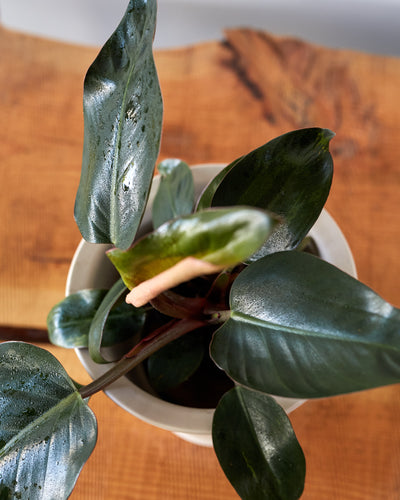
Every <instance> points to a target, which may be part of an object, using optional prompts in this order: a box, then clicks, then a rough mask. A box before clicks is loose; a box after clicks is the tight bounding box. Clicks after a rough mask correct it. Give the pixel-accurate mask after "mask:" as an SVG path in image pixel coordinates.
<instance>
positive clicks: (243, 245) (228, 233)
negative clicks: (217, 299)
mask: <svg viewBox="0 0 400 500" xmlns="http://www.w3.org/2000/svg"><path fill="white" fill-rule="evenodd" d="M275 225H276V220H275V219H272V218H271V217H270V216H269V215H268V214H266V213H265V212H262V211H260V210H256V209H252V208H243V207H237V208H228V209H214V210H205V211H202V212H197V213H195V214H192V215H188V216H184V217H181V218H178V219H175V220H173V221H170V222H166V223H165V224H163V225H162V226H160V227H159V228H158V229H157V230H155V231H154V232H152V233H150V234H148V235H147V236H145V237H144V238H142V239H140V240H139V241H138V242H137V243H136V244H135V245H134V246H133V247H131V248H130V249H129V250H126V251H122V250H120V249H113V250H110V251H109V252H107V255H108V257H109V258H110V260H111V261H112V263H113V264H114V265H115V267H116V268H117V269H118V271H119V273H120V274H121V277H122V279H123V280H124V282H125V284H126V286H127V287H128V288H130V289H131V288H134V287H135V286H137V285H138V284H139V283H142V282H144V281H146V280H148V279H150V278H152V277H154V276H156V275H158V274H159V273H161V272H163V271H165V270H167V269H169V268H172V267H173V266H174V265H175V264H177V263H178V262H180V261H182V260H183V259H185V258H186V257H195V258H196V259H200V260H202V261H204V262H207V263H209V264H213V265H216V266H220V265H222V266H223V267H229V266H232V265H234V264H237V263H239V262H241V261H243V260H244V259H246V258H247V257H248V256H249V255H251V254H252V253H253V252H255V251H256V250H257V249H258V248H259V247H260V246H261V245H262V244H263V242H264V241H265V239H266V238H267V237H268V236H269V235H270V233H271V232H272V229H273V228H274V226H275Z"/></svg>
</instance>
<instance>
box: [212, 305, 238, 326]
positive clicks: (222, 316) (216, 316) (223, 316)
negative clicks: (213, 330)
mask: <svg viewBox="0 0 400 500" xmlns="http://www.w3.org/2000/svg"><path fill="white" fill-rule="evenodd" d="M231 312H232V311H231V310H230V309H227V310H224V311H213V312H211V311H210V312H209V314H210V316H211V319H209V320H208V323H209V324H212V325H219V324H220V323H225V321H228V319H229V318H230V317H231Z"/></svg>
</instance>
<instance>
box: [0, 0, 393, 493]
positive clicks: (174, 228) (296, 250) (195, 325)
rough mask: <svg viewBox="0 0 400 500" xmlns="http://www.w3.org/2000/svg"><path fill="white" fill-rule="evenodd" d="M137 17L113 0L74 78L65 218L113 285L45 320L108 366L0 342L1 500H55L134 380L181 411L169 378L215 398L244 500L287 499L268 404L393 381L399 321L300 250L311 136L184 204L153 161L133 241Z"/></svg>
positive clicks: (156, 104)
mask: <svg viewBox="0 0 400 500" xmlns="http://www.w3.org/2000/svg"><path fill="white" fill-rule="evenodd" d="M155 16H156V1H155V0H147V1H145V0H131V1H130V3H129V5H128V8H127V11H126V13H125V15H124V18H123V19H122V21H121V24H120V25H119V27H118V28H117V30H116V31H115V33H114V34H113V35H112V36H111V38H110V39H109V41H108V42H107V43H106V44H105V46H104V47H103V49H102V50H101V52H100V53H99V55H98V57H97V58H96V60H95V61H94V63H93V64H92V66H91V67H90V68H89V70H88V73H87V75H86V79H85V90H84V113H85V139H84V151H83V164H82V176H81V182H80V186H79V189H78V193H77V198H76V205H75V218H76V221H77V223H78V226H79V228H80V230H81V233H82V235H83V237H84V238H85V239H86V240H88V241H90V242H92V244H94V245H99V244H100V245H104V244H111V245H112V249H110V250H109V251H108V252H107V258H108V259H109V260H110V261H111V262H112V263H113V265H114V266H115V268H116V269H117V270H118V272H119V274H120V276H121V279H118V280H117V281H116V282H115V283H114V284H113V286H112V287H111V288H110V289H109V290H98V289H95V290H84V291H78V292H76V293H75V294H71V295H69V296H68V297H67V298H66V299H65V300H64V301H63V302H62V303H60V304H57V305H56V306H55V308H54V309H53V310H52V311H51V312H50V315H49V332H50V338H51V339H52V340H53V341H54V342H56V343H58V344H65V345H67V346H69V347H77V346H88V349H89V353H90V356H91V358H92V359H93V360H94V361H95V362H97V363H105V362H107V361H109V359H110V357H109V356H110V350H111V356H113V357H114V358H115V356H116V355H118V356H119V358H118V359H117V360H116V361H115V363H114V364H113V365H112V367H111V368H110V369H109V370H107V371H105V373H104V374H103V375H101V376H100V377H99V378H98V379H96V380H94V381H93V382H92V383H91V384H89V385H87V386H84V387H82V386H80V385H79V384H78V383H77V382H75V381H72V380H71V379H70V378H69V377H68V375H67V373H66V372H65V371H64V369H63V368H62V366H61V365H60V364H59V363H58V361H56V360H55V358H53V357H52V355H50V354H49V353H48V352H47V351H45V350H43V349H40V348H38V347H35V346H33V345H29V344H25V343H19V342H8V343H3V344H1V345H0V395H1V399H0V401H1V406H0V412H1V414H0V421H1V426H0V447H1V448H0V498H2V499H3V498H30V499H35V498H42V499H47V498H66V497H68V496H69V494H70V493H71V491H72V489H73V487H74V484H75V482H76V479H77V477H78V475H79V472H80V470H81V468H82V466H83V465H84V463H85V461H86V460H87V458H88V457H89V455H90V453H91V452H92V450H93V448H94V446H95V441H96V421H95V417H94V415H93V413H92V411H91V410H90V408H89V406H88V400H89V398H90V397H91V396H92V395H93V394H95V393H96V392H98V391H101V390H103V389H105V388H106V387H108V386H109V385H110V384H111V383H112V382H114V381H115V380H117V379H119V378H120V377H123V376H125V375H127V374H131V373H132V370H134V369H135V370H138V369H139V370H142V372H145V373H146V376H147V379H148V381H149V383H150V384H151V385H152V387H153V389H154V390H155V391H156V392H157V393H159V394H160V395H162V397H163V398H166V399H169V400H181V399H182V398H183V400H186V398H187V391H186V390H185V391H183V392H184V394H183V395H182V385H185V384H186V381H187V382H189V386H190V388H192V387H193V384H192V382H193V380H194V379H195V380H196V385H197V381H198V380H199V379H200V381H201V382H205V383H207V381H208V385H206V387H207V391H206V392H207V393H208V392H210V391H211V389H214V388H215V386H216V385H219V386H220V387H219V388H218V390H217V391H216V392H215V394H207V395H211V396H212V397H213V398H214V399H215V400H216V402H217V405H216V409H215V412H214V416H213V424H212V435H213V444H214V448H215V451H216V454H217V457H218V459H219V461H220V463H221V466H222V468H223V470H224V472H225V474H226V475H227V477H228V479H229V480H230V481H231V483H232V485H233V486H234V488H235V489H236V491H237V492H238V494H239V496H240V497H241V498H244V499H251V500H254V499H258V498H260V499H264V498H268V499H275V498H276V499H295V498H299V497H300V496H301V493H302V490H303V485H304V476H305V459H304V455H303V452H302V450H301V447H300V445H299V443H298V441H297V439H296V436H295V433H294V430H293V429H292V427H291V424H290V420H289V418H288V416H287V414H286V413H285V412H284V411H283V410H282V408H281V406H280V405H279V404H278V402H277V401H276V400H275V399H274V398H273V397H272V396H271V395H275V396H282V397H290V398H297V399H302V398H319V397H328V396H333V395H336V394H342V393H348V392H352V391H358V390H362V389H368V388H371V387H377V386H380V385H386V384H392V383H397V382H398V381H399V380H400V356H399V341H398V338H397V332H398V331H399V326H400V311H399V310H398V309H396V308H394V307H392V306H391V305H390V304H388V303H387V302H385V301H384V300H383V299H382V298H380V297H379V296H378V295H377V294H375V293H374V292H373V291H372V290H371V289H369V288H368V287H366V286H365V285H363V284H362V283H360V282H359V281H357V280H356V279H355V278H353V277H351V276H349V275H348V274H347V273H345V272H343V271H341V270H339V269H338V268H337V267H335V266H333V265H332V264H329V263H328V262H325V261H324V260H323V259H321V258H320V257H319V256H318V255H312V254H310V253H309V252H308V251H307V252H306V251H301V250H304V248H303V246H307V244H308V242H307V234H308V233H309V230H310V229H311V227H312V226H313V224H314V223H315V221H316V220H317V219H318V217H319V215H320V213H321V211H322V209H323V206H324V204H325V201H326V198H327V196H328V193H329V189H330V185H331V180H332V158H331V155H330V153H329V141H330V140H331V139H332V137H333V134H332V132H330V131H329V130H326V129H320V128H310V129H304V130H298V131H293V132H289V133H287V134H284V135H283V136H280V137H278V138H276V139H273V140H271V141H269V142H267V143H266V144H265V145H263V146H260V147H259V148H257V149H256V150H254V151H252V152H250V153H249V154H246V155H244V156H242V157H240V158H238V159H237V160H234V161H233V162H232V163H231V164H229V165H228V166H226V167H225V168H223V169H222V171H221V172H220V173H219V174H218V175H217V176H216V177H214V178H213V179H212V180H211V182H210V183H209V184H208V186H207V187H206V188H205V189H204V191H203V192H202V194H201V196H200V197H199V198H198V199H197V200H195V199H194V197H193V189H192V182H193V180H192V177H191V171H190V169H189V168H188V166H187V165H186V164H185V163H183V162H181V161H177V160H166V161H164V162H162V163H161V164H160V165H159V167H158V169H159V171H160V173H161V175H162V180H161V181H160V185H159V189H158V191H157V195H156V196H155V199H154V200H152V220H153V226H154V228H153V229H149V228H147V229H146V228H144V233H140V232H138V231H139V227H140V223H141V221H142V217H143V213H144V211H145V208H146V204H147V201H148V199H149V190H150V184H151V181H152V177H153V171H154V166H155V164H156V161H157V157H158V150H159V143H160V137H161V122H162V100H161V95H160V90H159V86H158V81H157V75H156V71H155V66H154V61H153V57H152V45H151V44H152V39H153V34H154V29H155ZM311 246H312V245H311ZM312 251H313V253H318V252H315V249H313V250H312ZM110 346H111V349H110ZM121 352H122V354H118V353H121ZM208 352H209V353H210V355H208ZM211 361H212V363H211ZM214 365H215V366H216V368H215V367H214ZM223 374H226V375H227V376H226V377H225V375H224V376H223V377H221V380H222V382H221V384H217V383H216V380H217V378H218V379H219V377H220V375H223ZM186 388H187V386H186V385H185V387H184V389H186ZM207 404H208V402H207ZM43 464H45V467H43Z"/></svg>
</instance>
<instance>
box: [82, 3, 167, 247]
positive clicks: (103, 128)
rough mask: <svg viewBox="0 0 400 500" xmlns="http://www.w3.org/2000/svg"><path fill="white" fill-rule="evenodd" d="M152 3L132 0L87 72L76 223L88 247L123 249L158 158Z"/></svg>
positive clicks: (158, 97) (159, 117) (158, 98)
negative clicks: (91, 245)
mask: <svg viewBox="0 0 400 500" xmlns="http://www.w3.org/2000/svg"><path fill="white" fill-rule="evenodd" d="M156 7H157V2H156V0H147V1H146V0H131V1H130V2H129V6H128V9H127V11H126V13H125V15H124V17H123V19H122V21H121V23H120V25H119V26H118V28H117V29H116V31H115V32H114V34H113V35H112V36H111V38H110V39H109V40H108V41H107V42H106V44H105V45H104V47H103V48H102V50H101V51H100V53H99V55H98V56H97V58H96V60H95V61H94V62H93V64H92V65H91V67H90V68H89V70H88V72H87V75H86V79H85V88H84V119H85V130H84V146H83V161H82V173H81V180H80V184H79V188H78V193H77V197H76V202H75V218H76V221H77V224H78V226H79V229H80V231H81V233H82V236H83V237H84V238H85V239H86V240H87V241H90V242H93V243H110V242H111V243H113V244H114V245H115V246H117V247H120V248H128V247H129V246H130V245H131V243H132V241H133V239H134V237H135V234H136V230H137V228H138V226H139V223H140V220H141V218H142V214H143V211H144V208H145V204H146V200H147V197H148V192H149V188H150V183H151V180H152V175H153V170H154V166H155V162H156V160H157V156H158V150H159V144H160V135H161V122H162V99H161V93H160V87H159V83H158V78H157V73H156V69H155V65H154V60H153V54H152V42H153V37H154V30H155V22H156Z"/></svg>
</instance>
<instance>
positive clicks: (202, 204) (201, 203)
mask: <svg viewBox="0 0 400 500" xmlns="http://www.w3.org/2000/svg"><path fill="white" fill-rule="evenodd" d="M241 159H242V158H238V159H237V160H235V161H233V162H232V163H230V164H229V165H227V166H226V167H225V168H223V169H222V170H221V172H219V173H218V174H217V175H216V176H215V177H214V178H213V179H211V181H210V182H209V183H208V184H207V186H206V187H205V188H204V190H203V192H202V193H201V195H200V198H199V199H198V201H197V204H196V211H199V210H205V209H206V208H210V207H211V206H212V200H213V197H214V194H215V191H216V190H217V189H218V186H219V185H220V184H221V182H222V181H223V179H224V178H225V176H226V174H227V173H228V172H229V171H230V170H231V169H232V168H233V167H234V166H235V165H236V163H238V162H239V161H240V160H241Z"/></svg>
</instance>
